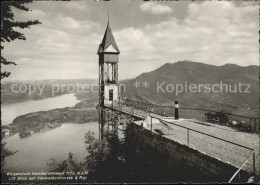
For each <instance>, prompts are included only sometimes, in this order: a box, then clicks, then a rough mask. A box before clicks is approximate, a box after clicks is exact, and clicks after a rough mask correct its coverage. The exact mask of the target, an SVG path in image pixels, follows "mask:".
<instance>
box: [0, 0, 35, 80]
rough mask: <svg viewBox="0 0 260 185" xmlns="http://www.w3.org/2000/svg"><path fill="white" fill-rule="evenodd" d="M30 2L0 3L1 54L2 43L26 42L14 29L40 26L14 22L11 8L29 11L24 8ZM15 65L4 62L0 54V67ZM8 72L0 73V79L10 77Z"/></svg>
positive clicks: (25, 22)
mask: <svg viewBox="0 0 260 185" xmlns="http://www.w3.org/2000/svg"><path fill="white" fill-rule="evenodd" d="M31 2H32V0H29V1H4V2H1V53H2V50H3V49H4V46H3V43H5V42H11V41H14V40H16V39H19V40H26V37H25V36H24V34H23V33H20V32H18V31H16V30H15V28H21V29H25V28H30V26H32V25H36V24H40V22H39V21H38V20H33V21H32V20H29V21H15V20H14V14H13V11H12V10H13V8H17V9H19V10H21V11H27V12H28V11H31V10H30V9H29V8H27V7H26V6H25V4H27V3H31ZM10 64H12V65H16V63H15V62H13V61H9V60H6V59H5V58H4V57H3V56H2V54H1V66H2V65H10ZM10 74H11V73H10V72H7V71H4V72H2V71H1V79H3V78H5V77H8V76H10Z"/></svg>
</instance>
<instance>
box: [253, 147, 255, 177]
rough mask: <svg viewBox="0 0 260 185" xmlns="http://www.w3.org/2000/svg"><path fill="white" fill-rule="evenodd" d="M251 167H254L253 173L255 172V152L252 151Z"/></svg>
mask: <svg viewBox="0 0 260 185" xmlns="http://www.w3.org/2000/svg"><path fill="white" fill-rule="evenodd" d="M253 168H254V174H255V152H254V153H253Z"/></svg>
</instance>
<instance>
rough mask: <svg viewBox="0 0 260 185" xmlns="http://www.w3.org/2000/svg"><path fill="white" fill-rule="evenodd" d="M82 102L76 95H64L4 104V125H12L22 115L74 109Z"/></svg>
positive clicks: (2, 118)
mask: <svg viewBox="0 0 260 185" xmlns="http://www.w3.org/2000/svg"><path fill="white" fill-rule="evenodd" d="M78 102H80V101H79V100H77V98H76V97H75V96H74V94H64V95H61V96H56V97H52V98H46V99H43V100H29V101H25V102H20V103H10V104H3V105H2V106H1V111H2V117H1V120H2V125H7V124H9V123H12V122H13V120H14V118H16V117H17V116H20V115H24V114H28V113H31V112H38V111H47V110H50V109H56V108H64V107H73V106H75V104H76V103H78Z"/></svg>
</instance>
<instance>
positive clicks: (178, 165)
mask: <svg viewBox="0 0 260 185" xmlns="http://www.w3.org/2000/svg"><path fill="white" fill-rule="evenodd" d="M128 139H129V143H130V148H131V154H130V155H131V156H132V160H133V163H136V164H137V163H138V164H137V165H140V164H141V163H143V165H144V166H146V167H147V168H143V172H142V171H141V172H140V173H144V174H145V173H147V169H150V172H149V173H150V176H154V175H156V176H157V177H156V178H157V179H158V181H160V182H163V181H164V182H173V181H174V180H176V181H178V182H179V181H181V182H228V180H229V179H230V178H231V176H232V175H233V174H234V173H235V172H236V170H237V168H236V167H235V166H232V165H230V164H228V163H225V162H223V161H220V160H218V159H216V158H214V157H211V156H208V155H206V154H203V153H201V152H199V151H197V150H195V149H192V148H189V147H188V146H186V145H182V144H180V143H178V142H175V141H173V140H170V139H168V138H166V137H163V136H161V135H159V134H156V133H153V132H151V131H150V130H147V129H145V128H143V127H142V126H140V125H137V124H134V123H131V124H129V128H128ZM151 169H153V170H151ZM148 171H149V170H148ZM148 175H149V174H148ZM159 176H161V178H160V177H159ZM240 177H241V179H242V180H244V181H247V179H248V177H249V176H248V174H247V173H246V172H245V171H242V172H241V175H240ZM235 180H237V179H235ZM176 181H175V182H176Z"/></svg>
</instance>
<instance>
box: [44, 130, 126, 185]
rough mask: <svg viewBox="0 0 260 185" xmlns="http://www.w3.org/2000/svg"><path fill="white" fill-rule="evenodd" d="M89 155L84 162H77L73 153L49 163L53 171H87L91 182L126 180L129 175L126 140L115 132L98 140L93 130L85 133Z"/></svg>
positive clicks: (106, 134)
mask: <svg viewBox="0 0 260 185" xmlns="http://www.w3.org/2000/svg"><path fill="white" fill-rule="evenodd" d="M85 144H86V151H87V156H86V157H85V161H84V162H83V163H79V162H77V160H76V159H74V158H73V154H72V153H69V157H68V159H66V160H63V161H62V162H57V161H56V160H55V159H51V162H50V163H48V165H49V166H50V167H52V170H51V171H56V172H75V174H76V173H77V172H84V171H85V172H87V181H88V182H91V183H101V182H103V183H104V182H124V181H125V179H126V175H127V172H126V170H127V168H126V166H125V165H126V160H125V154H124V152H123V151H124V150H123V147H124V142H123V140H121V139H119V138H118V135H117V134H116V133H115V132H105V134H104V139H103V140H98V139H96V138H95V137H94V133H93V132H90V131H89V132H88V133H86V135H85Z"/></svg>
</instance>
